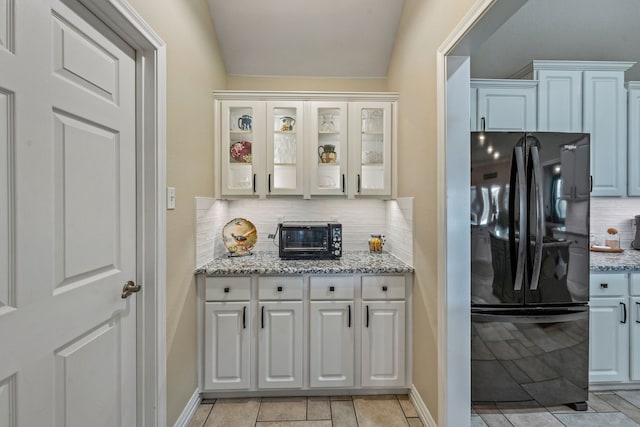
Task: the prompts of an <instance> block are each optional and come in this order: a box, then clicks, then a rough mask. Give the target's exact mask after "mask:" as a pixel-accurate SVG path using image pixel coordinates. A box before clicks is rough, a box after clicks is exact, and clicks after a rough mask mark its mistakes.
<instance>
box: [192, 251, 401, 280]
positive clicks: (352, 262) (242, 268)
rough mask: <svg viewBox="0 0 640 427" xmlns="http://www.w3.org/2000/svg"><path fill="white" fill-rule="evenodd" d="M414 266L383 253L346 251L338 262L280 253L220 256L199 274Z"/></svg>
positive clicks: (350, 270) (387, 269) (340, 271)
mask: <svg viewBox="0 0 640 427" xmlns="http://www.w3.org/2000/svg"><path fill="white" fill-rule="evenodd" d="M411 272H413V267H411V266H410V265H408V264H405V263H404V262H402V261H400V260H399V259H398V258H396V257H395V256H393V255H391V254H388V253H386V252H383V253H381V254H369V252H349V251H348V252H345V253H343V254H342V258H340V259H339V260H300V261H299V260H281V259H280V258H279V257H278V253H277V252H255V253H254V254H253V255H247V256H243V257H232V258H230V257H226V256H225V257H220V258H216V259H214V260H213V261H211V262H209V263H208V264H205V265H203V266H202V267H200V268H198V269H196V272H195V273H196V274H206V275H208V276H218V275H220V276H223V275H236V274H348V273H377V274H384V273H411Z"/></svg>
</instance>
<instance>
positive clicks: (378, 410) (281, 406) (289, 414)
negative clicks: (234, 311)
mask: <svg viewBox="0 0 640 427" xmlns="http://www.w3.org/2000/svg"><path fill="white" fill-rule="evenodd" d="M395 426H409V427H423V424H422V422H421V421H420V418H418V413H417V412H416V409H415V408H414V406H413V404H412V403H411V401H410V400H409V397H408V396H406V395H383V396H382V395H381V396H337V397H329V396H326V397H263V398H243V399H216V400H203V402H202V404H200V407H199V408H198V410H197V412H196V413H195V415H194V416H193V418H192V419H191V422H190V423H189V427H395Z"/></svg>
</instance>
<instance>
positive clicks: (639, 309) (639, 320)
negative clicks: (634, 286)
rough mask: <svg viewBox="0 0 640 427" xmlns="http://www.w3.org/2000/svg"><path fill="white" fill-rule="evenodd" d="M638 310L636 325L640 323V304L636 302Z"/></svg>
mask: <svg viewBox="0 0 640 427" xmlns="http://www.w3.org/2000/svg"><path fill="white" fill-rule="evenodd" d="M636 308H637V309H638V317H637V318H636V323H640V302H638V301H636Z"/></svg>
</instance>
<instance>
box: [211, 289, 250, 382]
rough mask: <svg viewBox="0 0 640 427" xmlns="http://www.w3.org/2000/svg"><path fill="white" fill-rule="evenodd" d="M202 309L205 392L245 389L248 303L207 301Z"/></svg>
mask: <svg viewBox="0 0 640 427" xmlns="http://www.w3.org/2000/svg"><path fill="white" fill-rule="evenodd" d="M205 310H206V313H205V333H206V336H205V339H204V345H205V349H204V360H205V362H204V386H205V389H207V390H229V389H248V388H249V367H250V351H251V347H250V338H251V318H250V317H251V316H250V313H249V301H245V302H208V303H206V304H205Z"/></svg>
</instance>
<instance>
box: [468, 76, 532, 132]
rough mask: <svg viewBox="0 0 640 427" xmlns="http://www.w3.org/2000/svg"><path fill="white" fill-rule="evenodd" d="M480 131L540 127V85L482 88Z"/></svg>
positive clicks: (479, 117) (479, 94)
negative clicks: (537, 111) (537, 105)
mask: <svg viewBox="0 0 640 427" xmlns="http://www.w3.org/2000/svg"><path fill="white" fill-rule="evenodd" d="M478 127H479V129H478V130H484V131H519V130H535V129H536V88H535V87H533V86H527V87H479V88H478Z"/></svg>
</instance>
